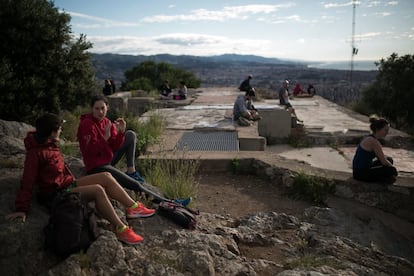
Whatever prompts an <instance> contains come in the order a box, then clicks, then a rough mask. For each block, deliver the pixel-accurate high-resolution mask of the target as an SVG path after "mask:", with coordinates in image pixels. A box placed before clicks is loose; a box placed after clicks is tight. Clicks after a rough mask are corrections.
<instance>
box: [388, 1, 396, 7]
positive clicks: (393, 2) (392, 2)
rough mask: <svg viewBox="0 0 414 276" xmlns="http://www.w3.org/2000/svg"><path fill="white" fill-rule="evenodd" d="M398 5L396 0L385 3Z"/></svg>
mask: <svg viewBox="0 0 414 276" xmlns="http://www.w3.org/2000/svg"><path fill="white" fill-rule="evenodd" d="M397 5H398V1H390V2H388V3H387V4H386V6H397Z"/></svg>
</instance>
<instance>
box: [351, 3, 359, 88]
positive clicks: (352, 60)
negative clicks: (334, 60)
mask: <svg viewBox="0 0 414 276" xmlns="http://www.w3.org/2000/svg"><path fill="white" fill-rule="evenodd" d="M355 10H356V0H352V40H351V47H352V55H351V74H350V82H351V90H352V77H353V76H352V75H353V72H354V56H356V54H358V49H357V48H356V47H355Z"/></svg>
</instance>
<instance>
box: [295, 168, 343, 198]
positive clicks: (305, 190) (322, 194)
mask: <svg viewBox="0 0 414 276" xmlns="http://www.w3.org/2000/svg"><path fill="white" fill-rule="evenodd" d="M333 192H335V183H334V182H333V181H332V180H330V179H326V178H323V177H320V176H313V175H308V174H306V173H304V172H300V173H298V174H297V175H295V176H294V178H293V184H292V186H291V187H289V188H288V195H289V196H290V197H292V198H294V199H303V200H307V201H310V202H312V203H315V204H319V205H324V204H325V200H326V198H327V196H328V195H329V194H330V193H333Z"/></svg>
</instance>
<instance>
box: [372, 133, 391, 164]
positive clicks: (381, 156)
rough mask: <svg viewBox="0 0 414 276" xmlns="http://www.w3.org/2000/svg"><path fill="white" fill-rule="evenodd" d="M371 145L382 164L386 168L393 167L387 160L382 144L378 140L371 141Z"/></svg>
mask: <svg viewBox="0 0 414 276" xmlns="http://www.w3.org/2000/svg"><path fill="white" fill-rule="evenodd" d="M370 143H371V147H372V150H373V151H374V153H375V155H376V156H377V158H378V160H379V161H380V162H381V164H382V165H384V166H389V167H392V166H393V165H392V164H391V163H390V162H389V161H388V160H387V159H386V158H385V155H384V152H383V150H382V146H381V143H380V142H379V141H378V140H377V139H371V141H370Z"/></svg>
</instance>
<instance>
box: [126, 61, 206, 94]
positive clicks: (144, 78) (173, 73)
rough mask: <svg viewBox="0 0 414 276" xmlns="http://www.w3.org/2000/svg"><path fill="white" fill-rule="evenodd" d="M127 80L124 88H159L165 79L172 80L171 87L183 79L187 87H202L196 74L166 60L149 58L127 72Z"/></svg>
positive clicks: (147, 89)
mask: <svg viewBox="0 0 414 276" xmlns="http://www.w3.org/2000/svg"><path fill="white" fill-rule="evenodd" d="M125 78H126V81H125V82H124V83H123V85H122V88H121V89H123V90H133V89H142V90H145V91H150V90H157V89H158V87H159V86H160V85H161V84H162V83H163V82H164V81H165V80H168V81H169V82H170V86H171V88H175V87H177V86H178V83H179V82H180V81H181V80H183V81H184V82H185V83H186V85H187V87H189V88H198V87H200V80H199V79H197V78H196V76H195V75H194V74H193V73H191V72H188V71H185V70H183V69H181V68H175V67H173V66H172V65H171V64H169V63H166V62H160V63H156V62H154V61H151V60H148V61H143V62H141V63H140V64H138V65H137V66H135V67H133V68H131V69H129V70H127V71H126V72H125Z"/></svg>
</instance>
